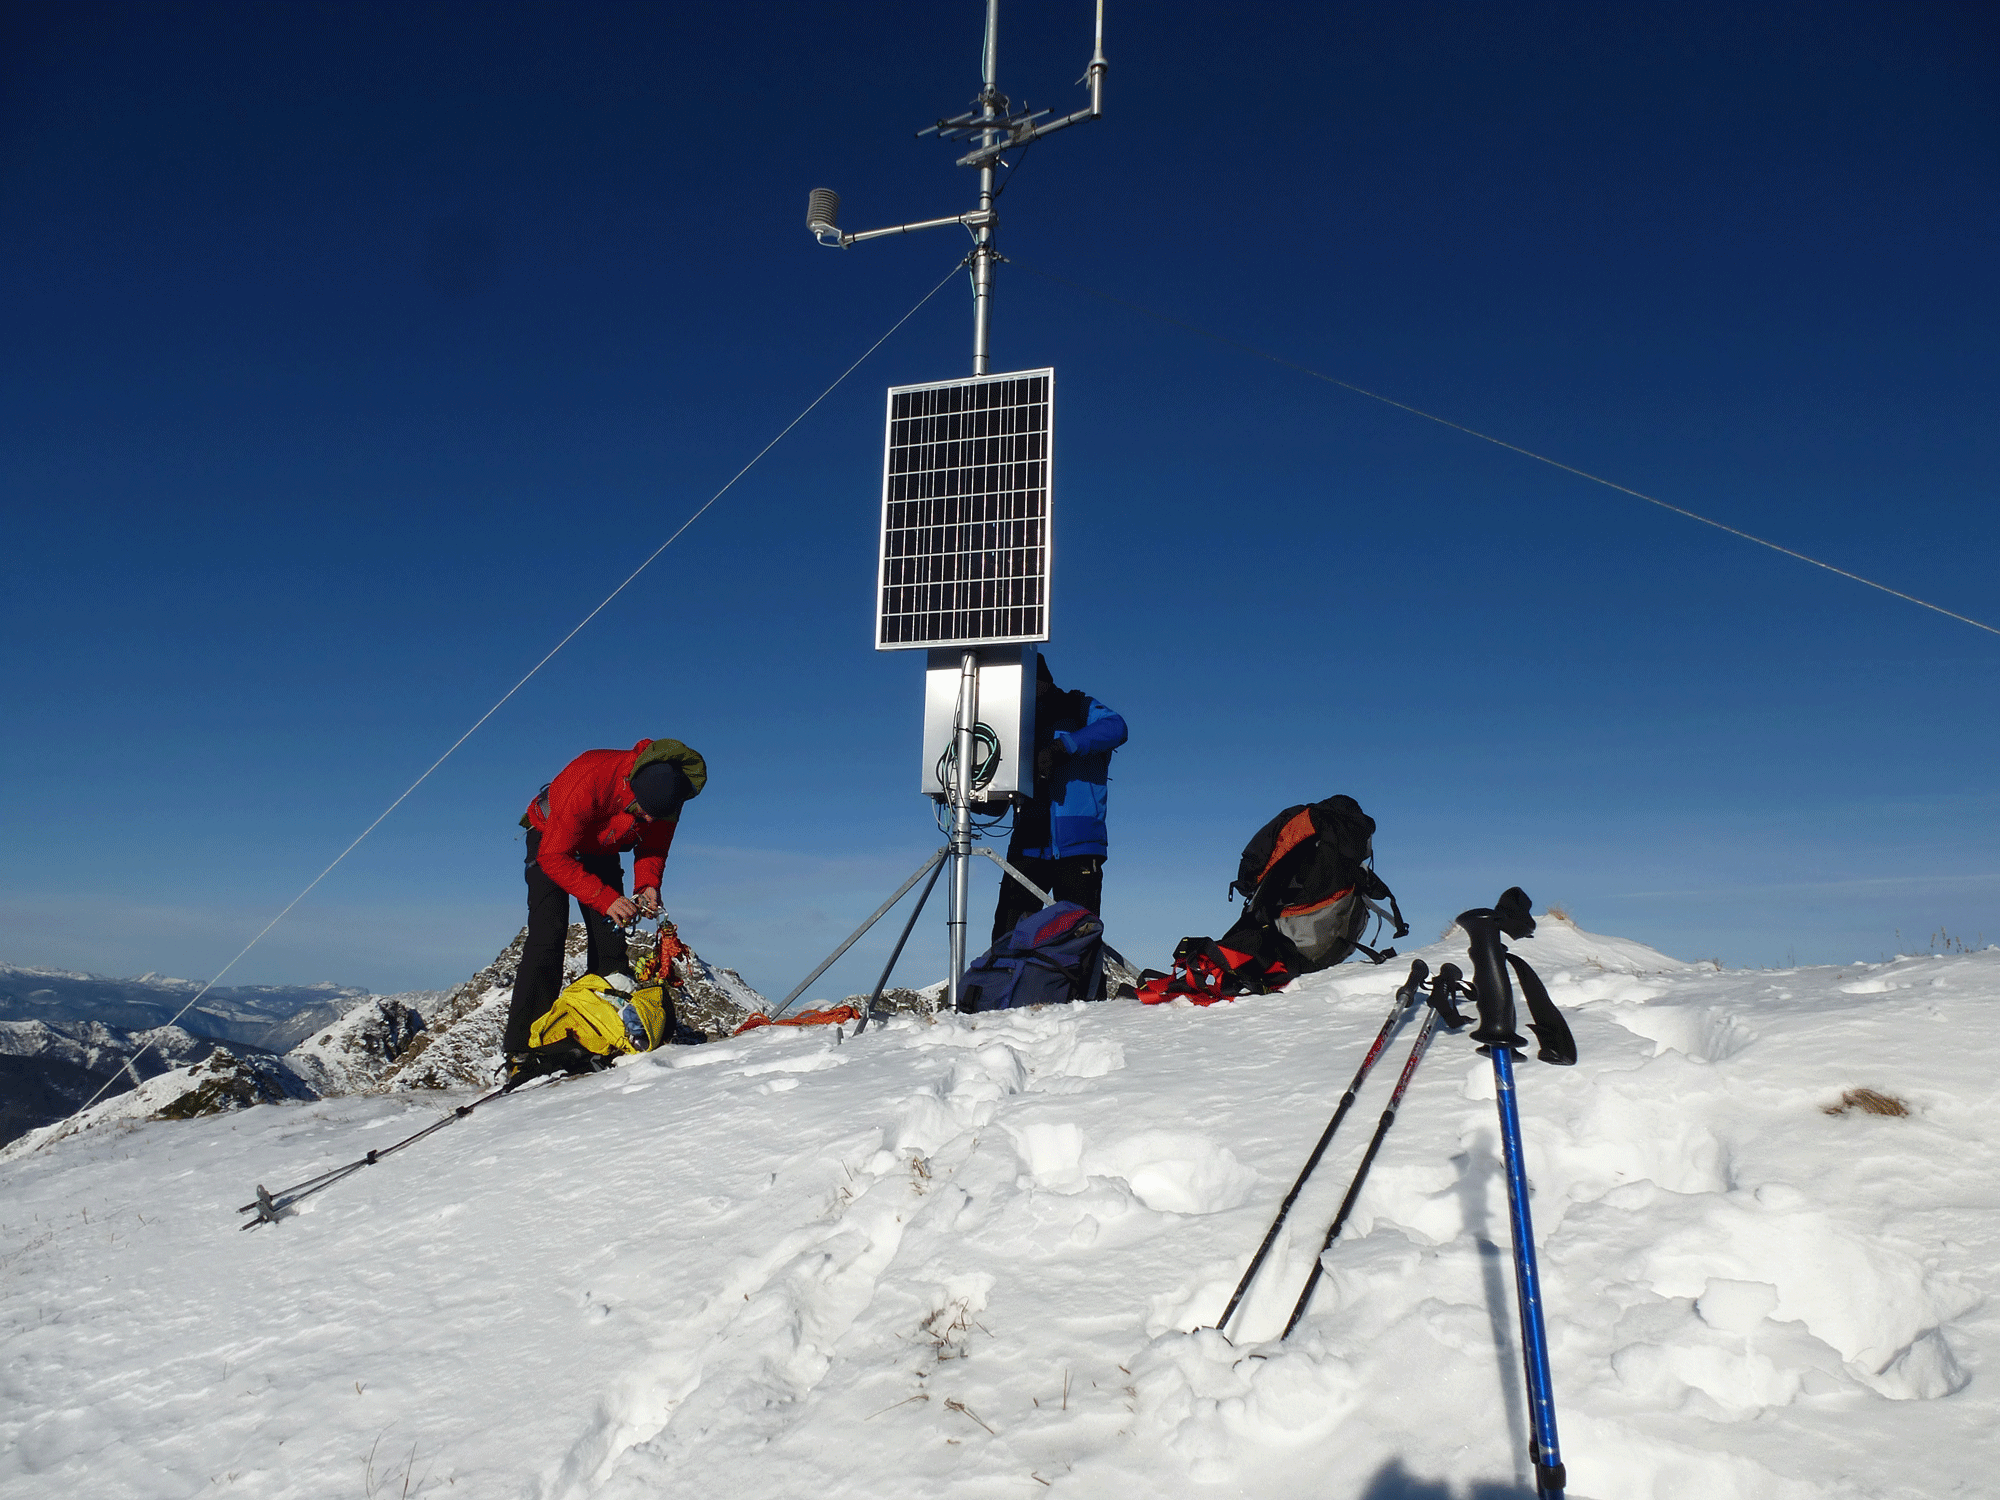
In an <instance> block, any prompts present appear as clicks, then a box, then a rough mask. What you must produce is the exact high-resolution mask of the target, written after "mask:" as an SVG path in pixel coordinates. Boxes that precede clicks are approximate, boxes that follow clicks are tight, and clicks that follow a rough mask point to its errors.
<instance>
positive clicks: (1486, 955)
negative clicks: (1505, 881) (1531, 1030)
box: [1458, 886, 1535, 1050]
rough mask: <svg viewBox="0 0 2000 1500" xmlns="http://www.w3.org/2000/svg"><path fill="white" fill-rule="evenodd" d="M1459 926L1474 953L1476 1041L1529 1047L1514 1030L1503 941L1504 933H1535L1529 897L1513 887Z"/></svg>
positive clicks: (1461, 920) (1461, 919) (1485, 1044)
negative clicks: (1477, 1008) (1477, 1016)
mask: <svg viewBox="0 0 2000 1500" xmlns="http://www.w3.org/2000/svg"><path fill="white" fill-rule="evenodd" d="M1458 925H1459V926H1460V927H1461V928H1462V929H1463V930H1464V932H1465V935H1466V938H1467V940H1468V944H1469V947H1470V950H1471V956H1472V998H1473V1001H1474V1002H1475V1003H1476V1004H1477V1005H1478V1006H1479V1029H1478V1030H1476V1031H1474V1032H1473V1033H1472V1039H1473V1040H1474V1041H1475V1042H1478V1043H1479V1044H1480V1045H1481V1046H1482V1047H1506V1048H1508V1049H1510V1050H1512V1049H1514V1048H1518V1047H1525V1046H1527V1045H1528V1039H1527V1038H1526V1037H1524V1036H1522V1035H1521V1034H1520V1033H1519V1032H1518V1031H1516V1030H1515V1029H1514V984H1513V981H1512V980H1511V979H1510V978H1509V977H1508V975H1507V949H1506V946H1505V945H1504V944H1503V943H1502V942H1501V941H1500V936H1501V934H1502V933H1503V932H1504V933H1505V934H1506V935H1507V936H1509V937H1517V938H1521V937H1527V936H1528V935H1529V934H1530V933H1532V932H1533V931H1534V930H1535V919H1534V918H1533V917H1532V916H1530V915H1529V914H1528V897H1527V893H1526V892H1524V891H1523V890H1522V889H1521V888H1520V887H1519V886H1510V887H1509V888H1508V889H1507V890H1506V891H1505V892H1504V893H1503V894H1502V895H1501V897H1500V899H1499V900H1498V901H1496V902H1495V903H1494V904H1493V905H1492V906H1481V907H1476V908H1474V909H1473V910H1472V911H1462V912H1460V913H1459V914H1458Z"/></svg>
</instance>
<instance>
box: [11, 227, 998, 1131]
mask: <svg viewBox="0 0 2000 1500" xmlns="http://www.w3.org/2000/svg"><path fill="white" fill-rule="evenodd" d="M964 267H965V262H964V261H963V260H960V261H958V262H957V263H956V264H954V265H953V266H952V268H951V269H950V270H949V271H947V272H945V274H944V276H943V277H942V279H940V280H939V282H938V284H937V285H936V286H934V287H932V288H931V289H930V290H929V291H928V292H925V293H924V294H923V296H921V297H919V298H918V299H917V301H916V303H915V305H913V306H912V307H911V308H910V310H909V311H908V312H906V313H904V314H903V315H902V316H901V317H900V318H898V319H896V321H895V322H893V323H891V324H890V325H889V327H888V330H887V331H886V332H885V333H883V335H882V336H881V337H880V338H878V339H876V340H875V342H874V343H872V344H870V345H869V346H868V347H867V349H866V350H864V351H863V352H862V354H861V356H860V357H859V358H858V359H856V360H855V361H854V363H852V364H851V365H849V366H848V367H847V368H846V369H844V370H842V371H841V372H840V373H839V374H838V375H836V376H835V377H834V378H833V381H832V383H831V384H829V385H828V386H827V388H826V389H825V390H823V391H821V392H820V393H819V394H818V395H817V396H815V397H813V399H812V400H811V401H810V402H808V403H807V404H806V407H805V409H804V410H803V411H801V412H800V413H799V414H798V415H797V416H796V417H793V418H792V420H791V421H789V422H787V423H786V424H785V425H784V426H783V427H782V428H780V429H779V431H778V435H777V436H776V437H774V438H772V439H771V441H770V442H768V443H766V444H765V445H764V446H763V447H762V448H759V449H758V450H757V452H756V455H755V456H754V457H752V458H751V460H750V462H748V463H746V464H745V465H744V466H743V467H742V468H740V469H738V470H737V471H736V472H735V473H734V474H732V475H731V476H730V477H729V481H728V483H726V484H724V485H723V486H722V488H721V489H719V490H717V491H716V492H715V493H714V494H713V495H710V496H709V497H708V499H707V500H705V501H704V502H702V504H701V506H700V507H699V508H698V509H697V510H696V511H695V512H694V514H693V515H691V516H689V517H688V518H687V519H686V520H685V521H683V522H681V524H680V525H679V526H678V527H677V528H675V530H674V532H673V534H672V535H671V536H669V537H668V538H667V539H666V540H665V541H664V542H661V543H660V545H659V546H657V547H655V548H654V549H653V550H652V551H651V552H650V553H648V554H647V556H646V560H645V561H644V562H642V563H640V564H639V566H638V567H636V568H634V569H633V570H632V571H631V573H630V574H629V575H628V576H627V577H626V578H625V581H624V582H623V583H620V584H619V585H618V587H616V588H614V589H613V590H612V591H611V592H610V593H608V594H606V595H605V596H604V597H603V599H601V600H599V601H598V604H597V607H596V608H595V609H593V610H591V612H590V613H589V614H587V615H585V616H584V617H583V618H582V619H581V620H578V621H577V622H576V624H575V626H574V627H573V628H572V629H571V630H570V632H569V634H567V635H565V636H564V637H563V638H562V639H561V640H559V641H557V642H556V643H555V645H553V646H551V647H550V648H549V651H548V654H547V655H545V656H543V657H542V659H541V660H540V661H538V662H536V663H535V664H534V665H533V666H532V667H530V668H528V670H527V671H526V672H524V673H522V674H521V679H520V681H518V682H516V683H515V684H514V685H513V686H512V687H510V688H508V689H507V691H506V692H504V693H502V694H501V695H500V697H499V699H498V700H497V701H496V702H495V703H494V705H493V706H492V707H491V708H489V709H487V710H486V712H485V713H483V714H481V715H480V716H479V717H478V718H477V719H475V720H473V722H472V727H471V728H470V729H468V730H466V731H465V733H464V734H461V735H460V736H459V737H458V738H457V739H455V740H453V741H452V742H451V744H450V746H449V747H448V748H447V749H446V750H445V752H444V754H442V755H440V756H439V757H438V758H437V759H436V760H434V761H432V762H431V763H430V765H429V766H428V767H427V768H426V769H425V771H424V773H423V775H421V776H419V777H418V778H417V779H416V780H415V781H413V782H411V783H410V784H409V785H408V786H407V787H405V788H403V791H402V794H401V795H400V796H398V797H397V798H396V800H395V801H394V802H391V803H390V804H389V805H388V806H387V807H385V808H383V809H382V811H381V813H380V814H378V815H377V816H376V818H375V821H374V822H372V823H370V824H369V825H368V826H367V827H366V828H364V829H362V830H361V832H360V833H358V834H356V835H355V838H354V842H353V843H351V844H349V845H348V846H347V847H346V848H345V849H343V850H341V851H340V853H338V854H336V855H335V856H334V857H333V859H332V860H331V861H330V862H329V863H328V864H327V867H326V868H325V869H323V870H321V871H320V872H319V874H317V875H315V876H313V878H312V879H311V880H310V881H308V882H307V883H306V887H305V889H304V890H302V891H300V892H299V893H298V894H297V895H296V896H294V897H292V899H291V900H290V901H288V902H286V903H285V905H284V908H283V909H282V910H281V911H279V913H278V914H277V915H276V916H275V917H273V918H271V920H270V921H268V922H266V923H265V924H264V925H263V927H262V928H260V929H259V930H258V932H257V935H256V936H255V937H253V938H251V939H250V941H249V942H247V943H245V944H244V945H243V947H242V948H241V949H240V950H239V951H238V952H237V954H236V957H234V958H232V959H230V960H229V962H228V963H226V964H224V965H223V966H222V967H221V968H220V969H218V970H217V971H216V974H215V977H214V978H213V979H211V980H209V981H208V983H207V984H205V985H203V986H202V987H201V988H200V989H199V990H197V991H196V992H195V996H194V999H192V1000H190V1001H188V1003H187V1004H186V1005H183V1006H182V1007H181V1008H180V1009H179V1010H177V1011H175V1012H174V1014H173V1017H172V1019H171V1020H169V1021H167V1022H166V1025H167V1026H172V1025H173V1024H174V1023H175V1022H176V1021H178V1020H180V1018H181V1017H182V1016H184V1015H186V1014H187V1013H188V1012H189V1011H191V1010H193V1009H194V1007H195V1005H196V1004H197V1003H198V1002H199V1001H200V1000H201V999H202V997H203V996H204V995H206V994H207V993H208V992H209V991H210V990H212V989H214V988H215V987H216V985H218V984H220V983H221V982H222V979H223V977H224V976H225V975H227V974H228V973H229V971H230V970H231V969H233V968H235V967H236V965H237V964H239V963H240V962H242V960H243V957H244V955H245V954H247V953H249V951H250V950H251V949H252V948H254V947H256V946H257V944H258V943H260V942H262V941H263V940H264V937H265V935H266V934H267V933H269V932H270V931H271V929H272V928H274V927H276V926H277V925H278V924H279V923H280V922H282V921H284V919H285V918H286V917H287V916H288V915H290V913H291V910H292V908H293V907H295V906H297V905H298V904H299V903H300V902H301V901H303V900H305V898H306V897H307V896H309V895H311V894H312V892H313V889H314V887H316V886H317V885H318V884H319V883H320V882H321V881H322V880H324V879H326V877H327V876H329V875H331V874H332V873H333V871H334V868H335V867H336V866H337V865H339V863H340V862H341V861H342V860H344V859H346V858H347V856H348V855H350V854H352V853H353V852H354V851H355V850H356V849H357V848H359V847H360V846H361V842H362V840H363V839H365V838H367V837H368V835H369V834H371V833H373V832H374V831H375V830H376V829H377V828H379V827H380V826H381V825H382V822H383V820H384V819H386V818H387V817H388V816H389V814H390V813H392V812H394V811H395V810H396V809H397V808H399V807H401V806H402V805H403V803H404V802H406V801H407V800H408V799H409V797H410V794H411V793H412V792H414V791H416V789H417V788H418V787H420V786H422V785H423V784H424V783H425V782H426V781H428V780H430V777H431V773H432V772H433V771H435V770H437V768H438V767H439V766H441V765H443V764H444V763H445V762H446V761H447V760H449V759H451V757H452V754H453V753H454V752H455V751H456V750H457V749H458V748H459V746H461V745H463V744H464V743H465V742H466V741H467V740H469V739H471V738H472V737H473V735H475V734H476V733H478V732H479V729H480V726H482V725H483V724H485V722H486V721H487V720H488V719H490V718H492V717H493V716H494V715H495V714H496V713H498V712H499V711H500V710H501V709H502V708H503V707H504V706H505V705H506V703H507V701H508V699H510V698H512V697H513V696H514V695H515V694H516V693H518V692H520V691H521V689H522V688H524V687H526V686H527V685H528V682H529V680H530V679H531V678H532V677H534V675H535V674H536V673H537V672H539V671H541V670H542V668H543V667H545V666H547V665H548V664H549V663H550V662H551V661H553V660H554V659H555V656H556V653H557V652H559V651H561V650H562V648H563V647H565V646H567V645H568V644H569V643H570V642H571V641H573V640H575V639H576V637H577V635H578V634H579V633H580V632H581V631H582V630H583V628H584V627H585V626H586V625H588V624H589V623H590V622H591V621H592V620H594V619H596V618H597V617H598V616H599V615H601V614H602V613H604V611H605V609H606V608H607V607H608V606H609V605H610V603H611V601H612V600H614V599H616V598H617V597H618V596H619V595H620V594H622V593H624V592H625V590H626V589H627V588H629V587H630V586H631V584H632V583H633V581H634V580H635V579H637V578H638V576H639V575H640V574H641V573H643V572H645V571H646V569H648V568H649V567H651V566H652V565H653V563H654V561H655V560H656V559H657V558H658V557H659V555H660V554H661V553H662V552H665V551H666V550H667V548H669V547H671V546H672V545H673V544H674V543H675V542H677V541H679V540H680V537H681V533H682V532H684V531H686V530H687V529H688V528H689V527H690V526H692V525H694V523H695V522H696V521H699V520H700V519H701V518H702V516H703V515H704V514H706V513H707V511H708V509H709V507H710V506H712V505H714V504H715V502H716V501H718V500H720V499H721V498H722V497H723V496H724V495H726V494H728V493H729V491H730V490H731V489H733V488H734V487H735V485H736V482H737V480H739V479H741V478H742V477H743V476H744V475H745V474H748V473H749V472H750V471H751V470H752V469H754V468H755V467H756V466H757V464H758V462H759V461H760V460H761V459H762V458H763V457H764V455H765V454H767V453H769V452H770V451H771V450H772V449H773V448H775V447H777V446H778V444H779V443H781V442H783V441H784V440H785V437H786V435H787V434H789V433H790V432H791V430H792V429H793V428H794V427H796V426H798V425H799V423H801V422H803V421H804V420H805V419H806V418H807V417H809V416H811V415H812V413H813V411H814V410H815V409H816V408H817V407H818V406H819V404H820V403H821V402H822V401H824V400H826V398H827V397H828V396H831V395H832V394H833V393H834V392H835V391H836V390H838V389H839V388H840V386H841V384H842V383H843V382H844V381H845V380H846V379H847V377H848V376H850V375H852V374H853V373H854V372H855V371H856V370H858V369H860V368H861V366H862V365H863V364H865V363H867V361H868V358H869V356H870V355H872V354H873V353H874V352H875V351H876V350H877V349H880V348H881V347H882V346H883V345H884V344H886V343H888V342H889V340H890V339H891V338H892V337H894V335H895V333H896V331H897V330H898V329H900V328H901V327H902V326H903V325H904V324H905V323H907V322H909V321H910V319H912V318H914V317H915V316H916V315H917V314H918V313H919V312H921V311H922V310H923V308H924V305H925V304H926V303H928V302H929V301H930V300H931V298H933V297H935V296H936V295H937V294H938V293H939V292H941V291H943V290H944V289H945V286H946V284H947V283H948V282H949V281H950V280H951V279H952V277H954V276H956V275H957V274H958V273H959V272H960V271H961V270H963V269H964ZM162 1029H164V1028H162ZM152 1045H153V1043H152V1041H151V1040H148V1041H147V1042H146V1043H145V1045H143V1046H142V1047H140V1048H139V1050H138V1051H137V1052H135V1053H133V1054H132V1056H131V1057H129V1058H128V1059H126V1062H125V1066H124V1067H123V1068H121V1069H119V1070H118V1072H114V1073H113V1074H112V1075H111V1076H110V1077H109V1078H107V1079H105V1080H104V1083H103V1084H102V1085H101V1086H100V1087H99V1088H98V1090H97V1092H96V1093H94V1094H92V1095H91V1096H90V1097H89V1098H88V1099H86V1100H85V1101H84V1102H83V1103H82V1104H81V1105H80V1106H78V1107H77V1108H76V1109H75V1110H73V1111H72V1112H71V1114H70V1115H69V1118H70V1119H74V1118H75V1117H76V1116H77V1115H80V1114H82V1113H83V1111H84V1110H86V1109H89V1108H90V1107H91V1105H93V1104H95V1103H96V1102H97V1101H98V1100H99V1099H101V1098H103V1097H104V1091H105V1089H108V1088H110V1087H111V1085H112V1084H113V1083H115V1082H117V1080H118V1077H119V1074H120V1073H124V1072H130V1073H131V1074H132V1077H133V1079H134V1085H133V1086H134V1087H135V1088H136V1087H137V1086H138V1082H139V1075H138V1071H137V1067H136V1064H137V1063H138V1061H139V1059H140V1058H142V1057H144V1056H145V1055H146V1053H147V1052H148V1051H150V1050H151V1048H152ZM66 1134H68V1132H66V1131H61V1130H57V1131H53V1132H51V1133H50V1134H49V1135H47V1136H44V1137H43V1138H42V1139H41V1140H39V1141H37V1142H36V1143H35V1144H34V1146H33V1147H32V1148H30V1154H32V1153H33V1152H34V1151H39V1150H41V1148H42V1147H43V1146H45V1145H47V1144H48V1143H49V1142H50V1141H53V1140H60V1139H61V1138H62V1137H63V1136H64V1135H66Z"/></svg>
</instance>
